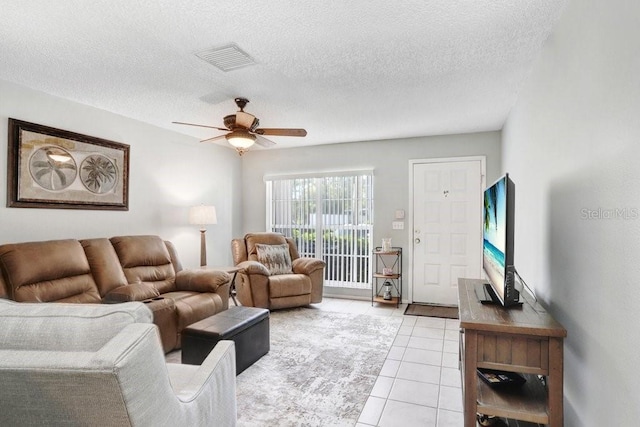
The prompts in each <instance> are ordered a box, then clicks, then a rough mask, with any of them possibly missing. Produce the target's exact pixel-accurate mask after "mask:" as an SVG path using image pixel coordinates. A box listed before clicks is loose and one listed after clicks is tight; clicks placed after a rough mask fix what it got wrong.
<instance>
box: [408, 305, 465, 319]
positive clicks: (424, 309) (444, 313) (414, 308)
mask: <svg viewBox="0 0 640 427" xmlns="http://www.w3.org/2000/svg"><path fill="white" fill-rule="evenodd" d="M404 314H407V315H410V316H426V317H443V318H445V319H457V318H458V307H446V306H441V305H429V304H409V305H408V306H407V308H406V309H405V311H404Z"/></svg>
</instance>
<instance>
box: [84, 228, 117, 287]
mask: <svg viewBox="0 0 640 427" xmlns="http://www.w3.org/2000/svg"><path fill="white" fill-rule="evenodd" d="M80 244H81V245H82V248H83V249H84V253H85V255H86V257H87V261H89V267H90V268H91V275H92V276H93V279H94V280H95V281H96V285H97V286H98V291H99V292H100V296H101V297H104V296H105V295H106V294H107V293H108V292H109V291H110V290H112V289H115V288H117V287H119V286H124V285H126V284H127V283H128V282H127V278H126V277H125V275H124V271H122V267H121V266H120V260H119V259H118V255H117V254H116V251H115V249H114V248H113V245H112V244H111V242H110V241H109V239H107V238H99V239H84V240H80Z"/></svg>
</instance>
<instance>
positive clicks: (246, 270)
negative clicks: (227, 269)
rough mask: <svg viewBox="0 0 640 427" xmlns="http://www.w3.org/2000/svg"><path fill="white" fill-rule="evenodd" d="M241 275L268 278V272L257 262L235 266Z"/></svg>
mask: <svg viewBox="0 0 640 427" xmlns="http://www.w3.org/2000/svg"><path fill="white" fill-rule="evenodd" d="M236 267H238V268H239V269H240V273H242V274H260V275H261V276H269V270H268V269H267V267H265V266H264V265H263V264H260V263H259V262H258V261H242V262H241V263H239V264H238V265H236Z"/></svg>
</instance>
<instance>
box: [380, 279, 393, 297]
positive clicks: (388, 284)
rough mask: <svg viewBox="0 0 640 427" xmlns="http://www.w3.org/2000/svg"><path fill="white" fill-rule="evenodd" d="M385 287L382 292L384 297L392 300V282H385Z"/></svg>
mask: <svg viewBox="0 0 640 427" xmlns="http://www.w3.org/2000/svg"><path fill="white" fill-rule="evenodd" d="M382 286H383V287H384V293H383V294H382V299H384V300H386V301H390V300H391V299H392V296H391V282H384V284H383V285H382Z"/></svg>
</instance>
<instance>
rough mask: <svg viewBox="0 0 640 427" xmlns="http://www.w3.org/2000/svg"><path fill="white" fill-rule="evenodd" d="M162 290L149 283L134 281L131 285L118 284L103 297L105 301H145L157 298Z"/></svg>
mask: <svg viewBox="0 0 640 427" xmlns="http://www.w3.org/2000/svg"><path fill="white" fill-rule="evenodd" d="M159 295H160V292H158V290H157V289H156V288H154V287H153V286H151V285H149V284H148V283H132V284H130V285H123V286H118V287H117V288H115V289H112V290H110V291H109V292H108V293H107V294H106V295H105V296H104V298H103V300H104V302H108V303H109V302H129V301H144V300H146V299H149V298H155V297H157V296H159Z"/></svg>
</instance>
